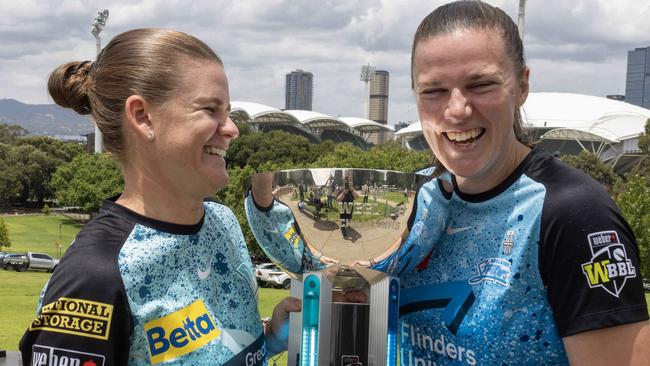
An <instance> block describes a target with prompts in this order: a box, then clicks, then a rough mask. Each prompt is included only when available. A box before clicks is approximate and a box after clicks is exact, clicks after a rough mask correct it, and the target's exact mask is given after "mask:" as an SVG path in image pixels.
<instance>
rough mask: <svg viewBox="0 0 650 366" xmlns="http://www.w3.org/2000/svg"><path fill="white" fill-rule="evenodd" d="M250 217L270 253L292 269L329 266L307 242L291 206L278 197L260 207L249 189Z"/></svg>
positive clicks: (276, 260) (253, 227) (296, 270)
mask: <svg viewBox="0 0 650 366" xmlns="http://www.w3.org/2000/svg"><path fill="white" fill-rule="evenodd" d="M244 206H245V209H246V217H247V219H248V222H249V224H250V227H251V230H252V232H253V236H255V240H257V242H258V244H259V245H260V246H261V247H262V249H263V250H264V252H265V253H266V255H268V256H269V258H271V259H272V260H273V261H274V262H275V263H277V264H278V265H280V266H282V267H284V268H286V269H287V270H288V271H290V272H292V273H303V272H305V271H317V270H321V269H324V268H326V267H327V266H326V265H325V264H324V263H322V262H321V261H320V259H319V258H320V255H321V253H314V252H312V250H311V249H310V248H309V247H308V246H307V245H305V242H304V240H303V237H302V233H301V231H300V227H299V226H298V223H297V222H296V220H295V218H294V216H293V213H292V212H291V209H290V208H289V207H288V206H287V205H285V204H284V203H282V202H280V201H278V200H276V199H274V200H273V203H272V204H271V205H270V206H269V207H260V206H258V205H257V203H256V202H255V200H254V199H253V194H252V192H251V191H249V192H248V193H247V195H246V197H245V198H244Z"/></svg>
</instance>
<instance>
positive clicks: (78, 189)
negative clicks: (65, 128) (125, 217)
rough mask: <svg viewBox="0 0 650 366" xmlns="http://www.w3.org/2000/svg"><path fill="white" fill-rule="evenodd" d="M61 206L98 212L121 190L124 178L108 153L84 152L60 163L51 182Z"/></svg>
mask: <svg viewBox="0 0 650 366" xmlns="http://www.w3.org/2000/svg"><path fill="white" fill-rule="evenodd" d="M50 184H51V185H52V187H53V188H54V191H55V192H56V194H55V195H56V199H57V200H58V201H59V204H61V205H67V206H76V207H81V208H82V209H83V210H84V211H85V212H88V213H92V212H97V211H98V210H99V207H100V206H101V203H102V201H103V200H104V199H106V198H107V197H111V196H114V195H116V194H118V193H119V192H121V191H122V189H123V187H124V180H123V179H122V174H121V172H120V168H119V166H118V164H117V162H116V161H115V160H114V159H113V158H111V157H110V156H109V155H108V154H93V155H88V154H81V155H78V156H77V157H76V158H74V159H73V160H72V161H71V162H70V163H67V164H64V165H61V166H60V167H59V168H58V169H57V170H56V172H54V174H53V175H52V181H51V183H50Z"/></svg>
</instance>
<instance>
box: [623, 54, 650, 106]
mask: <svg viewBox="0 0 650 366" xmlns="http://www.w3.org/2000/svg"><path fill="white" fill-rule="evenodd" d="M625 101H626V102H628V103H631V104H636V105H638V106H640V107H643V108H650V47H645V48H635V49H634V50H633V51H628V53H627V76H626V78H625Z"/></svg>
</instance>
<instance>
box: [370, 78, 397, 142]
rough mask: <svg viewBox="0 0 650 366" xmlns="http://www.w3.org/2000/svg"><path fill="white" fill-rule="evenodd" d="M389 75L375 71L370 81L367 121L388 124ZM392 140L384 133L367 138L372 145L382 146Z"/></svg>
mask: <svg viewBox="0 0 650 366" xmlns="http://www.w3.org/2000/svg"><path fill="white" fill-rule="evenodd" d="M389 81H390V75H389V73H388V71H386V70H375V73H374V74H373V76H372V79H371V80H370V95H369V101H368V119H369V120H371V121H375V122H377V123H381V124H383V125H385V124H388V88H389V84H390V83H389ZM389 139H392V136H388V135H387V133H386V132H377V133H373V134H372V135H371V136H370V137H368V141H369V142H372V143H373V144H383V143H384V142H386V141H388V140H389Z"/></svg>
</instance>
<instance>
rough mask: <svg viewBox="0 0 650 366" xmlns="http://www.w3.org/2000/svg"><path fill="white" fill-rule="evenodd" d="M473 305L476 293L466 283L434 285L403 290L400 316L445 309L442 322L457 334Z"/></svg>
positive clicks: (456, 282) (455, 282)
mask: <svg viewBox="0 0 650 366" xmlns="http://www.w3.org/2000/svg"><path fill="white" fill-rule="evenodd" d="M473 303H474V292H472V286H470V285H469V284H468V283H467V282H466V281H454V282H447V283H434V284H431V285H424V286H418V287H413V288H409V289H403V290H401V291H400V308H399V315H400V317H401V316H403V315H406V314H409V313H412V312H416V311H421V310H426V309H437V308H444V310H443V311H442V320H443V321H444V322H445V325H446V326H447V329H449V331H450V332H452V333H453V334H456V332H457V331H458V327H459V326H460V323H462V322H463V319H464V318H465V315H466V314H467V312H468V311H469V308H470V307H471V306H472V304H473Z"/></svg>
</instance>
